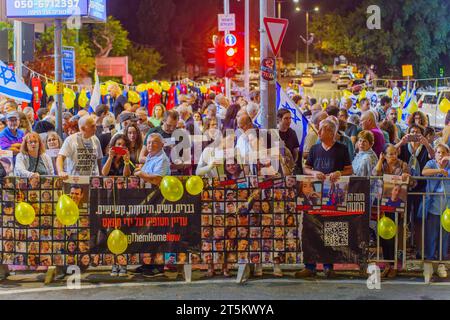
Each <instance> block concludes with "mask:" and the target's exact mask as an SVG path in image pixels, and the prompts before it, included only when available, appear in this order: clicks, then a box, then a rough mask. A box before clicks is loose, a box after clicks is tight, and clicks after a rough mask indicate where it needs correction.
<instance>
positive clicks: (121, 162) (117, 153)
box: [102, 134, 131, 177]
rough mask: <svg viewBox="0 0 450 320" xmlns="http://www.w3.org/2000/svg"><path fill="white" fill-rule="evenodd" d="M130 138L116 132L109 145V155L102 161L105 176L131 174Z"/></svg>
mask: <svg viewBox="0 0 450 320" xmlns="http://www.w3.org/2000/svg"><path fill="white" fill-rule="evenodd" d="M129 150H130V140H128V138H127V136H126V135H124V134H116V135H115V136H114V137H113V138H112V140H111V142H110V144H109V146H108V156H107V157H104V158H103V161H102V165H103V168H102V175H103V176H125V177H129V176H131V168H130V151H129Z"/></svg>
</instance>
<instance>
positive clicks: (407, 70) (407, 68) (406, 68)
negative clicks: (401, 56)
mask: <svg viewBox="0 0 450 320" xmlns="http://www.w3.org/2000/svg"><path fill="white" fill-rule="evenodd" d="M402 73H403V76H404V77H413V76H414V72H413V66H412V65H411V64H404V65H402Z"/></svg>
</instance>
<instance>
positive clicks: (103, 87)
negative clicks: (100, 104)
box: [100, 84, 108, 96]
mask: <svg viewBox="0 0 450 320" xmlns="http://www.w3.org/2000/svg"><path fill="white" fill-rule="evenodd" d="M100 94H101V95H102V96H106V95H108V87H107V86H106V84H102V85H100Z"/></svg>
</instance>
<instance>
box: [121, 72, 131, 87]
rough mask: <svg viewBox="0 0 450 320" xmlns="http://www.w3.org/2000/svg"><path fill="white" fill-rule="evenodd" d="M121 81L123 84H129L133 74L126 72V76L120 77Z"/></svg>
mask: <svg viewBox="0 0 450 320" xmlns="http://www.w3.org/2000/svg"><path fill="white" fill-rule="evenodd" d="M122 83H123V84H124V85H127V86H129V85H130V84H132V83H133V76H132V75H131V74H127V75H126V76H123V77H122Z"/></svg>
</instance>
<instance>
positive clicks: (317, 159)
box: [306, 142, 352, 174]
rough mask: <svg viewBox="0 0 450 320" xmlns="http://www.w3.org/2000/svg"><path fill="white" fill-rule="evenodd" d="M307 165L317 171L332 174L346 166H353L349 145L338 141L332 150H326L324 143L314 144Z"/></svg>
mask: <svg viewBox="0 0 450 320" xmlns="http://www.w3.org/2000/svg"><path fill="white" fill-rule="evenodd" d="M306 165H307V166H309V167H312V169H313V170H315V171H320V172H322V173H324V174H330V173H333V172H336V171H343V170H344V168H345V167H347V166H351V165H352V163H351V161H350V155H349V153H348V150H347V147H346V146H345V145H343V144H342V143H339V142H336V143H335V144H334V146H333V147H331V149H330V150H328V151H326V150H325V149H324V148H323V147H322V144H321V143H320V144H316V145H314V146H313V147H312V148H311V150H310V151H309V155H308V160H307V161H306Z"/></svg>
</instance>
